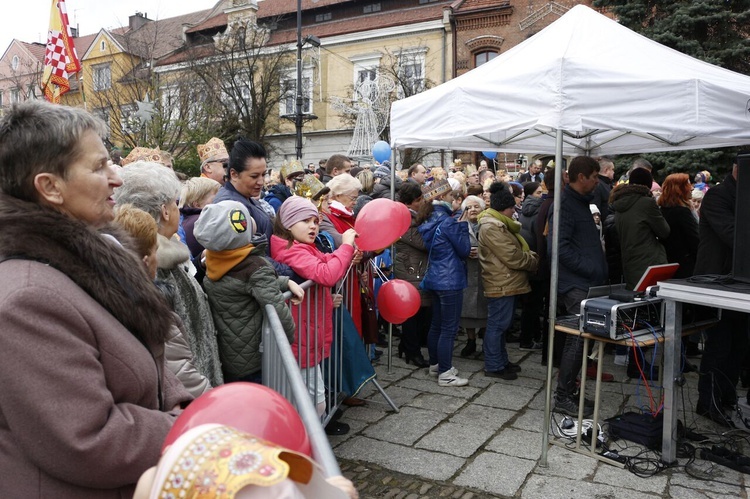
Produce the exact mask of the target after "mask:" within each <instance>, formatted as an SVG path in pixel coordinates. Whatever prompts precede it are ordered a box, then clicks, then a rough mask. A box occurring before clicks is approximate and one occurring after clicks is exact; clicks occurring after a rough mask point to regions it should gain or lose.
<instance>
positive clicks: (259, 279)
mask: <svg viewBox="0 0 750 499" xmlns="http://www.w3.org/2000/svg"><path fill="white" fill-rule="evenodd" d="M265 254H266V243H265V241H264V242H263V243H262V244H259V245H257V246H256V247H255V248H253V250H252V251H251V252H250V254H249V255H248V256H247V258H245V259H244V260H243V261H242V262H240V263H238V264H237V265H235V266H234V268H232V269H231V270H230V271H229V272H227V273H226V274H225V275H224V276H222V278H221V279H219V280H217V281H212V280H211V279H209V278H208V277H206V279H205V280H204V281H203V285H204V287H205V289H206V293H207V294H208V300H209V302H210V304H211V312H212V314H213V317H214V323H215V324H216V330H217V331H218V339H219V355H220V357H221V364H222V368H223V370H224V379H225V381H235V380H237V379H239V378H243V377H245V376H248V375H250V374H253V373H257V372H258V371H260V369H261V367H262V359H263V354H262V353H261V351H260V342H261V339H262V337H263V334H262V329H263V308H264V307H265V306H266V305H267V304H271V305H273V307H274V308H275V309H276V313H277V314H279V319H281V324H282V325H283V326H284V331H285V332H286V336H287V339H288V340H289V343H291V342H292V341H293V340H294V320H293V319H292V314H291V312H290V311H289V307H288V306H287V305H286V304H285V303H284V300H283V299H282V296H281V295H282V293H283V292H284V291H286V290H287V289H288V288H289V287H288V283H289V278H288V277H279V276H278V275H277V274H276V271H275V270H274V268H273V266H272V265H271V263H270V262H269V261H268V260H267V259H266V258H265V257H264V255H265Z"/></svg>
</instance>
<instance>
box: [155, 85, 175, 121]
mask: <svg viewBox="0 0 750 499" xmlns="http://www.w3.org/2000/svg"><path fill="white" fill-rule="evenodd" d="M159 98H160V100H161V109H162V114H163V115H164V116H165V117H166V118H167V119H168V120H169V122H170V123H174V122H176V121H177V120H179V119H180V87H179V85H163V86H162V87H161V88H160V89H159Z"/></svg>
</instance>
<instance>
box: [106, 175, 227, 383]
mask: <svg viewBox="0 0 750 499" xmlns="http://www.w3.org/2000/svg"><path fill="white" fill-rule="evenodd" d="M120 175H121V176H122V181H123V184H122V186H121V187H118V188H117V189H116V190H115V201H116V202H117V204H118V205H120V204H125V203H129V204H132V205H133V206H135V207H136V208H140V209H141V210H143V211H145V212H146V213H148V214H149V215H151V216H152V217H153V218H154V220H156V224H157V226H158V236H157V239H158V248H157V251H156V259H157V261H158V267H157V279H158V280H160V281H165V282H168V283H170V284H171V285H172V286H174V288H175V291H176V292H175V296H174V309H175V310H174V311H175V312H176V313H177V315H179V316H180V319H182V322H183V324H184V325H185V331H186V333H187V336H188V340H189V342H190V347H191V348H192V350H193V354H194V361H195V365H196V367H197V368H198V370H199V371H200V372H201V374H203V375H204V376H205V377H206V378H208V379H209V381H210V382H211V385H212V386H218V385H220V384H222V383H223V376H222V372H221V363H220V360H219V346H218V343H217V338H216V329H215V327H214V322H213V318H212V316H211V309H210V308H209V305H208V298H207V297H206V294H205V293H204V292H203V290H202V289H201V287H200V285H199V284H198V281H196V280H195V279H194V278H193V276H192V275H191V273H192V270H194V269H193V268H192V265H191V263H190V250H189V249H188V247H187V246H185V245H184V244H183V243H182V242H181V241H180V240H179V239H177V238H176V237H175V235H176V234H177V228H178V227H179V223H180V211H179V209H178V207H177V203H178V201H177V196H178V195H179V193H180V187H181V186H180V181H179V180H177V177H176V176H175V174H174V172H173V171H172V170H169V169H168V168H164V167H163V166H162V165H160V164H157V163H148V162H145V161H136V162H135V163H131V164H130V165H128V166H126V167H125V168H123V169H122V171H121V172H120Z"/></svg>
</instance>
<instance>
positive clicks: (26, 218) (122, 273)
mask: <svg viewBox="0 0 750 499" xmlns="http://www.w3.org/2000/svg"><path fill="white" fill-rule="evenodd" d="M105 131H106V127H105V125H104V123H102V122H101V121H100V120H99V119H97V118H95V117H93V116H92V115H90V114H89V113H87V112H85V111H83V110H82V109H74V108H69V107H65V106H59V105H52V104H48V103H46V102H44V101H27V102H26V103H23V104H20V105H17V106H14V107H13V108H11V109H10V110H9V111H7V112H6V114H5V116H4V117H3V118H2V120H1V121H0V227H2V230H0V262H1V263H0V282H2V286H0V324H2V328H3V331H2V334H0V379H2V380H3V385H2V389H1V390H0V497H24V498H31V497H50V498H55V499H64V498H76V499H87V498H113V499H114V498H122V497H129V496H131V495H132V494H133V490H134V486H135V483H136V481H137V480H138V477H139V476H140V475H141V473H143V472H144V471H145V470H146V469H147V468H149V467H150V466H152V465H154V464H155V463H156V462H157V461H158V459H159V453H160V450H161V445H162V442H163V441H164V438H165V437H166V435H167V433H168V432H169V430H170V428H171V427H172V424H173V423H174V421H175V418H176V417H177V414H178V413H179V410H180V408H181V406H184V405H185V404H187V403H188V402H189V401H190V400H191V397H190V396H189V395H188V394H187V392H185V390H184V389H183V388H182V385H181V384H180V383H179V381H177V379H175V377H174V375H173V374H172V373H170V372H169V371H168V370H167V369H165V367H164V340H165V339H166V336H167V334H168V332H169V329H170V326H171V322H170V320H169V308H168V306H167V304H166V302H165V301H164V298H163V297H162V296H161V295H160V293H159V291H158V290H157V289H156V288H155V287H154V285H153V284H152V283H151V280H150V279H149V277H148V275H147V274H146V270H145V268H144V267H143V265H141V264H140V263H139V261H138V259H137V257H136V256H135V255H134V254H133V253H131V252H130V251H129V250H128V249H126V247H124V245H126V244H127V243H128V240H127V239H128V238H127V236H124V234H122V233H118V232H116V231H115V229H114V228H109V227H108V223H109V222H111V221H112V219H113V217H114V215H113V207H114V200H113V198H112V194H113V191H114V189H115V188H116V187H118V186H119V185H120V183H121V180H120V178H119V177H118V175H117V173H116V172H115V170H114V169H113V168H112V167H111V166H110V165H109V164H108V159H109V158H108V154H107V150H106V149H105V147H104V144H103V143H102V139H101V137H102V135H103V134H104V133H105Z"/></svg>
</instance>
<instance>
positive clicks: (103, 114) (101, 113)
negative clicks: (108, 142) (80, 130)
mask: <svg viewBox="0 0 750 499" xmlns="http://www.w3.org/2000/svg"><path fill="white" fill-rule="evenodd" d="M93 115H94V116H96V117H97V118H99V119H101V120H102V121H103V122H104V124H105V125H107V137H109V134H110V129H109V108H107V107H99V108H96V109H94V111H93Z"/></svg>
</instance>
